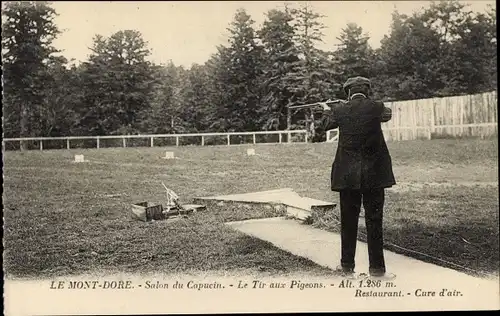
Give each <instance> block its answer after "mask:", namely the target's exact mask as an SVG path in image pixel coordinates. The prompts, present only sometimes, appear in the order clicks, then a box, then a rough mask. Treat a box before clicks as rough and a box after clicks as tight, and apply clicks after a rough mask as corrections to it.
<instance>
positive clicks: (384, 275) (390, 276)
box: [370, 272, 396, 281]
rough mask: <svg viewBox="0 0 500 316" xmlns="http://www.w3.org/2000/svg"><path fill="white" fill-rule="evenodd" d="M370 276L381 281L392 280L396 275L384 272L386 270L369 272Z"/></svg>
mask: <svg viewBox="0 0 500 316" xmlns="http://www.w3.org/2000/svg"><path fill="white" fill-rule="evenodd" d="M370 278H372V279H375V280H383V281H389V280H394V279H395V278H396V275H395V274H394V273H386V272H382V273H381V272H375V273H372V272H370Z"/></svg>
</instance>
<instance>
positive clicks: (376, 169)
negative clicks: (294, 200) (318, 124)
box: [323, 94, 396, 191]
mask: <svg viewBox="0 0 500 316" xmlns="http://www.w3.org/2000/svg"><path fill="white" fill-rule="evenodd" d="M328 112H330V111H328ZM326 113H327V112H326ZM326 113H325V115H324V117H323V120H324V121H323V126H324V128H325V129H326V130H330V129H334V128H337V127H338V128H339V142H338V148H337V152H336V154H335V159H334V161H333V164H332V171H331V189H332V191H341V190H360V189H376V188H388V187H391V186H393V185H394V184H396V180H395V179H394V174H393V170H392V161H391V156H390V154H389V150H388V149H387V145H386V142H385V139H384V135H383V133H382V128H381V122H387V121H389V120H390V119H391V109H390V108H387V107H385V106H384V103H383V102H379V101H374V100H372V99H370V98H366V97H365V96H364V95H362V94H360V95H355V96H353V98H352V99H351V100H350V101H348V102H346V103H340V104H336V105H334V106H333V107H332V110H331V112H330V113H328V114H326Z"/></svg>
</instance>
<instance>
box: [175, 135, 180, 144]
mask: <svg viewBox="0 0 500 316" xmlns="http://www.w3.org/2000/svg"><path fill="white" fill-rule="evenodd" d="M175 146H179V136H175Z"/></svg>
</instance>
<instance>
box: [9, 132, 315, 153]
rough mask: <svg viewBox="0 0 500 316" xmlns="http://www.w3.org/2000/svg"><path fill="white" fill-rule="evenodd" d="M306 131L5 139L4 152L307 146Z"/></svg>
mask: <svg viewBox="0 0 500 316" xmlns="http://www.w3.org/2000/svg"><path fill="white" fill-rule="evenodd" d="M307 142H308V133H307V131H306V130H289V131H288V130H287V131H259V132H229V133H191V134H154V135H110V136H67V137H26V138H5V139H3V140H2V145H3V149H4V150H19V149H22V148H23V147H24V148H25V149H27V150H32V149H39V150H44V149H72V148H109V147H155V146H157V147H162V146H186V145H198V146H200V145H201V146H208V145H228V146H229V145H241V144H269V143H271V144H272V143H307Z"/></svg>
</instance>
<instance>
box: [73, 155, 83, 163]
mask: <svg viewBox="0 0 500 316" xmlns="http://www.w3.org/2000/svg"><path fill="white" fill-rule="evenodd" d="M75 162H85V158H84V157H83V155H75Z"/></svg>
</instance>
